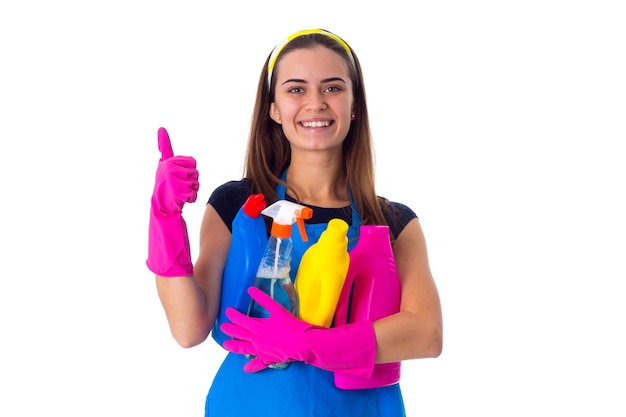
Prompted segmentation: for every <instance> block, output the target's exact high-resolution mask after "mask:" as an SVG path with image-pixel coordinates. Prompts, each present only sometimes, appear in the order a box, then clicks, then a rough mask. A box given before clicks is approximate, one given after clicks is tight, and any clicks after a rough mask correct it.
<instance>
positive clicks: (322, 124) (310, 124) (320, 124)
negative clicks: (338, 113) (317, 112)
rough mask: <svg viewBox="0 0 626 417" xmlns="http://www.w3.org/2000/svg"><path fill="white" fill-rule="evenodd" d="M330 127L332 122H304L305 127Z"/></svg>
mask: <svg viewBox="0 0 626 417" xmlns="http://www.w3.org/2000/svg"><path fill="white" fill-rule="evenodd" d="M329 125H330V121H328V120H325V121H317V122H302V126H304V127H326V126H329Z"/></svg>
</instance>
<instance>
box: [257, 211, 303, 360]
mask: <svg viewBox="0 0 626 417" xmlns="http://www.w3.org/2000/svg"><path fill="white" fill-rule="evenodd" d="M262 213H263V214H264V215H266V216H268V217H271V218H272V219H273V221H272V228H271V232H270V238H269V240H268V242H267V246H266V248H265V252H264V254H263V257H262V259H261V262H260V263H259V267H258V270H257V273H256V279H255V281H254V286H255V287H257V288H259V289H260V290H262V291H263V292H265V293H266V294H268V295H269V296H270V297H271V298H272V299H274V300H275V301H277V302H278V303H279V304H281V305H282V306H283V307H285V308H286V309H287V310H289V311H290V312H291V313H292V314H293V315H294V316H297V315H298V294H297V293H296V289H295V287H294V285H293V283H292V282H291V278H290V277H289V271H290V269H291V249H292V248H293V242H292V240H291V230H292V224H293V223H296V222H297V223H298V230H299V231H300V235H301V236H302V240H303V241H305V242H306V241H307V236H306V231H305V229H304V220H305V219H310V218H311V216H312V215H313V210H311V209H310V208H309V207H305V206H301V205H300V204H296V203H292V202H290V201H285V200H279V201H277V202H276V203H274V204H272V205H271V206H269V207H267V208H266V209H265V210H263V211H262ZM248 315H249V316H251V317H268V316H269V313H268V311H267V310H265V308H263V307H262V306H260V305H259V304H257V303H256V302H255V301H254V300H250V306H249V308H248ZM287 365H288V364H286V363H280V364H275V365H271V366H270V367H271V368H279V369H280V368H285V367H286V366H287Z"/></svg>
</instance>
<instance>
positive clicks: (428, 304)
mask: <svg viewBox="0 0 626 417" xmlns="http://www.w3.org/2000/svg"><path fill="white" fill-rule="evenodd" d="M394 254H395V258H396V265H397V267H398V274H399V276H400V283H401V288H402V292H401V294H402V295H401V301H400V312H399V313H397V314H394V315H392V316H388V317H385V318H383V319H380V320H377V321H376V322H375V323H374V331H375V333H376V345H377V347H376V349H377V351H376V362H377V363H386V362H397V361H401V360H405V359H417V358H435V357H437V356H439V355H440V354H441V350H442V347H443V320H442V314H441V303H440V300H439V293H438V291H437V287H436V285H435V281H434V279H433V277H432V274H431V271H430V266H429V263H428V253H427V250H426V240H425V238H424V233H423V231H422V228H421V226H420V223H419V220H418V219H414V220H411V221H410V222H409V223H408V224H407V225H406V227H405V228H404V229H403V230H402V232H401V233H400V235H399V236H397V238H396V241H395V243H394Z"/></svg>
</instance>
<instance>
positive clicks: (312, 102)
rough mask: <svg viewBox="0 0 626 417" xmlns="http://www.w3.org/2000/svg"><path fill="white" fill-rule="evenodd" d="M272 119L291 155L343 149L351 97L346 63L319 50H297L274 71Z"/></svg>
mask: <svg viewBox="0 0 626 417" xmlns="http://www.w3.org/2000/svg"><path fill="white" fill-rule="evenodd" d="M275 71H276V74H275V77H276V91H275V96H274V97H275V101H274V102H273V103H272V104H271V106H270V117H271V118H272V119H273V120H274V121H276V122H277V123H280V124H281V125H282V128H283V132H284V133H285V136H286V137H287V139H288V140H289V142H290V144H291V147H292V152H293V151H299V150H310V151H322V150H330V149H336V148H339V149H341V144H342V143H343V140H344V139H345V138H346V135H347V134H348V131H349V129H350V123H351V121H352V118H353V116H352V111H353V103H354V97H353V95H352V82H351V80H350V75H349V72H348V68H347V67H346V63H345V61H344V60H343V59H342V58H341V56H339V55H338V54H337V53H336V52H333V51H331V50H330V49H327V48H324V47H322V46H318V47H315V48H313V49H296V50H294V51H291V52H288V53H286V54H285V55H284V56H282V57H281V60H280V62H279V63H278V65H277V67H276V70H275Z"/></svg>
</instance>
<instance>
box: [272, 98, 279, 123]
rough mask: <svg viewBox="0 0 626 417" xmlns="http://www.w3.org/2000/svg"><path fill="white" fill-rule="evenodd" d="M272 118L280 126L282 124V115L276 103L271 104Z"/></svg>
mask: <svg viewBox="0 0 626 417" xmlns="http://www.w3.org/2000/svg"><path fill="white" fill-rule="evenodd" d="M270 118H271V119H272V120H273V121H275V122H276V123H278V124H281V123H280V113H279V112H278V108H277V107H276V103H271V104H270Z"/></svg>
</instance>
